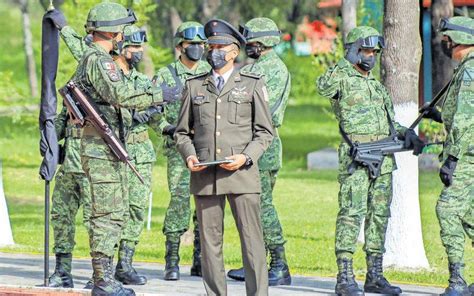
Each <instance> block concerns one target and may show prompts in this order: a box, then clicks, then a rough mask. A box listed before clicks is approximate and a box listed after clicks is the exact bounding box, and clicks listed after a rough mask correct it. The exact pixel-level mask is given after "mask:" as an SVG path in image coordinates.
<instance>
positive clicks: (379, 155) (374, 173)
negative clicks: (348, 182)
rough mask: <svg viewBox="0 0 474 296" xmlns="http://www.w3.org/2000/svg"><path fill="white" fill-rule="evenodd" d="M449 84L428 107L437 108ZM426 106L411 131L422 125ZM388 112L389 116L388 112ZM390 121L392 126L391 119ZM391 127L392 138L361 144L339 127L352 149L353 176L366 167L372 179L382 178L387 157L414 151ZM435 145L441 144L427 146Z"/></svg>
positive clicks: (351, 171)
mask: <svg viewBox="0 0 474 296" xmlns="http://www.w3.org/2000/svg"><path fill="white" fill-rule="evenodd" d="M449 84H450V83H448V84H446V85H445V86H444V87H443V89H442V90H440V91H439V92H438V94H437V95H436V96H435V98H433V100H432V101H431V102H430V103H429V104H428V105H426V106H427V107H434V106H436V105H437V104H438V102H439V101H440V100H441V98H442V97H443V94H444V92H445V91H446V90H447V89H448V87H449ZM426 106H424V107H423V108H421V109H420V115H419V116H418V117H417V118H416V119H415V121H414V122H413V123H412V124H411V125H410V127H409V128H410V129H413V128H415V127H416V126H417V125H418V124H419V123H420V121H421V119H423V116H424V115H426V113H427V112H428V111H427V108H426ZM386 111H387V115H388V110H386ZM388 117H389V116H388ZM388 119H389V121H390V124H391V119H390V117H389V118H388ZM390 127H391V128H390V136H388V137H386V138H384V139H381V140H378V141H374V142H365V143H359V142H357V141H355V142H352V141H351V140H350V138H349V136H348V135H347V134H346V133H345V132H344V130H343V129H342V127H341V126H339V131H340V133H341V135H342V138H343V139H344V141H345V142H346V143H347V144H348V145H349V146H350V148H351V151H350V155H351V157H352V160H353V161H352V163H351V164H350V165H349V174H352V173H353V172H354V170H355V169H356V168H357V166H364V167H367V169H368V171H369V176H370V178H371V179H375V178H377V177H379V176H380V169H381V167H382V162H383V159H384V157H385V156H387V155H393V154H395V153H397V152H403V151H409V150H412V149H407V148H404V144H405V141H404V140H402V139H400V138H399V137H398V135H397V133H396V132H395V130H394V128H393V126H392V125H391V126H390ZM433 144H439V143H431V144H427V145H433Z"/></svg>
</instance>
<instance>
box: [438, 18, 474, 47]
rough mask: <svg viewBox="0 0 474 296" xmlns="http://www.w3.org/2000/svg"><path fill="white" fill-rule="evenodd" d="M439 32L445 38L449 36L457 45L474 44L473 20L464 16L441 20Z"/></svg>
mask: <svg viewBox="0 0 474 296" xmlns="http://www.w3.org/2000/svg"><path fill="white" fill-rule="evenodd" d="M438 28H439V30H440V31H441V33H442V34H443V35H445V36H449V38H451V40H453V42H455V43H457V44H464V45H472V44H474V19H472V18H470V17H464V16H455V17H452V18H449V19H446V18H444V19H441V20H440V22H439V27H438Z"/></svg>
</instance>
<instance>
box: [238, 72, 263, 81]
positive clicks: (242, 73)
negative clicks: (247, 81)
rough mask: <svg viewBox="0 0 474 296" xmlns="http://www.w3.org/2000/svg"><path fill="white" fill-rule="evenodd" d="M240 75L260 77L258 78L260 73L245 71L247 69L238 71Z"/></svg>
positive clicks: (260, 76)
mask: <svg viewBox="0 0 474 296" xmlns="http://www.w3.org/2000/svg"><path fill="white" fill-rule="evenodd" d="M240 75H242V76H246V77H250V78H254V79H260V78H262V75H261V74H257V73H250V72H247V71H240Z"/></svg>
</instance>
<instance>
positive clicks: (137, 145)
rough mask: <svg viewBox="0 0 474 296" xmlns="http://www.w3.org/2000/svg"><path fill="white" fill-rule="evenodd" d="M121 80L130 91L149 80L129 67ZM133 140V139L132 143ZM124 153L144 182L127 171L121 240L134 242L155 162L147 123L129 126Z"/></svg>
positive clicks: (143, 215) (139, 87) (145, 205)
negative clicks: (126, 212) (125, 219)
mask: <svg viewBox="0 0 474 296" xmlns="http://www.w3.org/2000/svg"><path fill="white" fill-rule="evenodd" d="M125 79H126V81H127V82H128V84H129V85H131V86H132V87H133V88H134V89H147V88H148V87H150V86H151V81H150V79H149V78H148V77H147V76H146V75H144V74H142V73H140V72H138V71H137V70H135V69H133V68H132V69H131V70H130V73H129V74H128V75H125ZM140 135H146V137H145V138H140V137H139V136H140ZM135 138H137V139H136V140H133V139H135ZM127 151H128V154H129V156H130V159H131V160H132V164H133V165H134V166H135V168H136V169H137V170H138V172H139V173H140V175H141V176H142V177H143V179H144V180H145V184H142V183H141V182H140V180H139V179H138V177H137V176H136V175H135V174H134V173H133V172H132V171H131V170H128V197H129V210H130V219H129V221H128V222H127V224H126V225H125V228H124V231H123V234H122V240H126V241H130V242H135V243H138V242H139V240H140V234H141V233H142V231H143V227H144V223H145V213H146V209H147V206H148V200H149V197H150V193H151V177H152V168H153V163H154V162H155V161H156V153H155V150H154V148H153V143H152V142H151V140H150V139H149V138H148V125H147V124H136V125H133V126H132V128H131V130H130V134H129V136H128V143H127Z"/></svg>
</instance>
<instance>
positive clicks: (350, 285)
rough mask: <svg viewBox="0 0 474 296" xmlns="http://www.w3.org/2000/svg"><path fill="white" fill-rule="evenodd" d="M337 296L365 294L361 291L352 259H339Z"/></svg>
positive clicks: (359, 295) (360, 295)
mask: <svg viewBox="0 0 474 296" xmlns="http://www.w3.org/2000/svg"><path fill="white" fill-rule="evenodd" d="M337 268H338V270H339V272H338V274H337V283H336V295H338V296H362V295H364V292H363V291H362V290H361V289H359V285H357V282H356V281H355V277H354V271H353V270H352V259H337Z"/></svg>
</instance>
